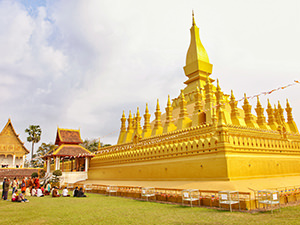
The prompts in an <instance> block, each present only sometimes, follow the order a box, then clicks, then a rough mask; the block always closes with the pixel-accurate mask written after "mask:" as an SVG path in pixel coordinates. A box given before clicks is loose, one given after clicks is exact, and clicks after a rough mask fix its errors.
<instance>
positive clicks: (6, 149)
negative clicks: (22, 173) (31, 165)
mask: <svg viewBox="0 0 300 225" xmlns="http://www.w3.org/2000/svg"><path fill="white" fill-rule="evenodd" d="M28 153H29V151H28V150H27V149H26V147H25V146H24V142H22V141H21V140H20V138H19V134H17V133H16V131H15V129H14V127H13V125H12V123H11V120H10V119H8V122H7V123H6V125H5V127H4V128H3V130H2V131H1V133H0V165H1V168H21V167H24V161H25V156H26V154H28Z"/></svg>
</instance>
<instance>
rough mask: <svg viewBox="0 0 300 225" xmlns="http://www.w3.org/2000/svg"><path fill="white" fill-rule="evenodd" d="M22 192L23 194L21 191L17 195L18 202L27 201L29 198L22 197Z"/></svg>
mask: <svg viewBox="0 0 300 225" xmlns="http://www.w3.org/2000/svg"><path fill="white" fill-rule="evenodd" d="M24 194H25V192H24V191H22V193H20V194H19V196H18V202H29V200H27V199H26V198H25V197H24Z"/></svg>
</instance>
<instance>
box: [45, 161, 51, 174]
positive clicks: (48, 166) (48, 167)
mask: <svg viewBox="0 0 300 225" xmlns="http://www.w3.org/2000/svg"><path fill="white" fill-rule="evenodd" d="M46 162H47V173H50V158H47V161H46Z"/></svg>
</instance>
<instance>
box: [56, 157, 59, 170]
mask: <svg viewBox="0 0 300 225" xmlns="http://www.w3.org/2000/svg"><path fill="white" fill-rule="evenodd" d="M59 169H60V165H59V156H57V157H56V159H55V170H59Z"/></svg>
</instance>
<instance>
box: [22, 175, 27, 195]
mask: <svg viewBox="0 0 300 225" xmlns="http://www.w3.org/2000/svg"><path fill="white" fill-rule="evenodd" d="M22 191H26V180H25V177H24V178H23V180H22V184H21V192H22Z"/></svg>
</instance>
